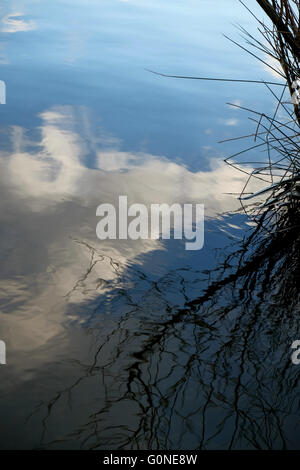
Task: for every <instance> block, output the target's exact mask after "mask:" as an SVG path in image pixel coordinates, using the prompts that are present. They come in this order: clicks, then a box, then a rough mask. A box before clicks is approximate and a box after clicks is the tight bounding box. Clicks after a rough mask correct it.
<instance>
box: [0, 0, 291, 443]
mask: <svg viewBox="0 0 300 470" xmlns="http://www.w3.org/2000/svg"><path fill="white" fill-rule="evenodd" d="M250 3H252V5H253V7H255V5H254V1H252V2H249V4H250ZM232 23H240V24H241V25H242V26H243V27H245V28H247V29H249V30H250V31H252V32H253V31H255V27H256V26H255V24H254V23H253V21H252V18H251V17H250V15H249V14H247V12H246V11H245V9H244V8H243V7H242V6H241V5H240V4H239V3H238V2H237V1H235V0H226V2H222V1H221V0H213V1H212V0H201V1H199V0H197V1H196V0H186V1H185V2H182V1H179V0H172V1H171V0H164V1H161V0H151V1H150V0H140V1H137V0H126V1H125V0H123V1H121V0H109V1H108V0H101V1H96V0H85V1H83V0H72V1H69V0H64V1H58V0H52V1H50V0H44V1H43V2H41V1H39V0H24V1H21V0H15V1H14V2H11V1H6V0H2V2H1V5H0V32H1V34H0V64H1V66H0V71H1V73H0V79H1V80H5V82H6V86H7V104H6V105H3V106H2V105H1V107H0V139H1V140H0V166H1V168H0V179H1V198H0V205H1V225H0V237H1V244H0V258H1V271H0V273H1V277H0V291H1V313H0V318H1V321H0V339H2V340H4V341H5V342H6V347H7V364H6V365H1V366H0V374H1V380H0V397H1V399H0V415H1V420H0V436H1V439H0V442H1V444H0V446H1V448H3V449H15V448H17V449H23V448H26V449H32V448H34V449H76V448H82V449H139V448H140V449H228V448H233V449H241V448H250V449H259V448H261V449H269V448H274V449H280V448H298V447H299V444H300V442H299V418H300V415H299V410H298V408H299V398H300V395H299V391H300V390H299V386H298V373H299V372H298V370H300V369H297V367H296V366H292V365H291V362H290V358H289V356H290V345H291V343H292V341H293V340H295V339H297V335H298V336H299V334H298V332H299V328H298V325H297V322H296V321H295V318H296V314H297V311H296V310H297V309H296V307H295V302H290V301H288V300H287V299H288V297H287V294H286V292H287V277H286V271H285V268H286V266H291V263H293V262H294V261H293V260H294V257H293V256H294V255H291V254H289V253H287V260H286V259H285V258H284V263H286V264H284V263H283V267H282V269H281V270H280V271H279V273H278V272H277V273H276V276H277V277H276V276H275V277H274V276H273V277H271V275H270V270H268V269H266V271H268V272H265V268H264V267H267V266H269V264H268V263H269V259H268V258H267V259H266V260H265V261H264V262H263V263H262V264H261V265H260V267H259V271H256V270H255V269H256V268H255V269H254V267H253V266H254V265H253V263H252V264H250V268H249V270H247V269H246V270H244V271H243V272H242V273H241V274H240V273H239V271H238V266H239V265H240V264H239V263H241V262H243V261H241V259H240V258H239V257H238V256H237V255H235V253H237V252H239V253H242V256H245V257H247V256H248V257H249V259H251V257H255V256H256V253H257V252H256V249H257V247H255V246H252V245H251V244H250V246H248V247H247V249H244V251H243V250H242V251H239V250H241V247H243V238H244V237H245V236H246V237H248V236H249V234H250V233H251V230H252V227H251V224H250V223H249V220H248V219H247V217H246V216H245V215H244V214H243V212H242V211H241V210H240V204H239V202H238V201H237V199H236V195H233V194H229V193H236V194H238V193H239V192H240V191H241V189H242V187H243V185H244V183H245V175H244V174H243V173H241V172H238V171H237V170H235V169H233V168H232V167H230V166H226V165H225V164H224V163H223V158H224V157H226V156H229V155H230V154H231V153H234V152H237V151H238V150H240V149H241V148H242V144H241V143H240V142H231V143H227V144H222V145H220V144H218V143H217V142H218V140H222V139H227V138H230V137H235V136H238V135H243V134H245V133H246V134H247V133H249V132H253V126H254V129H255V124H254V125H253V123H252V124H251V123H250V122H249V120H248V115H247V114H244V113H243V111H241V110H238V109H236V108H230V107H228V106H227V105H226V102H231V103H236V104H242V105H244V106H246V107H247V106H248V107H252V108H255V109H259V110H262V111H264V110H270V109H271V110H272V109H273V108H274V102H273V100H272V96H269V95H267V94H266V90H265V87H264V86H263V85H245V84H238V83H237V84H228V83H214V82H200V81H191V80H176V79H170V78H163V77H159V76H157V75H153V74H151V73H150V72H148V71H147V70H146V69H152V70H156V71H158V72H163V73H169V74H186V75H197V76H198V75H200V76H201V75H204V76H215V77H226V78H231V77H232V78H241V79H245V78H248V79H254V80H255V79H258V80H259V79H261V78H264V79H266V80H270V79H271V80H272V81H273V80H275V81H276V80H278V78H277V77H274V76H272V74H270V72H268V71H267V70H266V68H264V66H263V64H260V63H257V62H256V61H255V60H254V59H253V58H251V57H250V56H248V55H247V54H246V53H244V52H243V51H241V50H239V49H238V48H237V47H236V46H234V45H233V44H231V43H230V42H229V41H227V40H225V39H224V37H223V36H222V33H224V34H227V35H230V36H232V37H233V38H234V39H237V38H238V33H237V31H236V30H235V28H234V26H233V25H232ZM251 126H252V127H251ZM249 129H250V130H249ZM256 158H258V159H261V158H262V157H261V155H259V154H258V155H256ZM122 194H123V195H127V196H128V201H129V203H134V202H138V203H144V204H146V205H147V206H149V205H150V204H152V203H163V202H165V203H168V204H173V203H175V202H179V203H201V204H202V203H203V204H205V212H206V222H205V245H204V248H203V249H202V250H201V251H197V252H189V251H186V250H185V249H184V242H183V241H179V240H170V241H167V240H139V241H131V240H128V241H127V240H122V241H120V240H106V241H102V242H101V241H99V240H98V239H97V237H96V232H95V229H96V224H97V222H98V219H97V217H96V208H97V206H98V205H99V204H100V203H113V204H115V205H117V201H118V196H119V195H122ZM260 250H261V247H260ZM281 261H282V259H279V260H278V259H276V260H275V261H274V264H276V263H280V262H281ZM251 266H252V268H251ZM255 266H256V265H255ZM245 275H246V277H245ZM288 283H289V284H288V286H289V287H288V289H289V298H296V294H295V293H297V288H296V286H297V283H296V280H295V279H294V278H291V276H290V277H289V278H288ZM298 311H299V309H298Z"/></svg>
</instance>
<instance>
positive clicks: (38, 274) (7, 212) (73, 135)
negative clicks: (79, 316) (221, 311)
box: [0, 107, 245, 378]
mask: <svg viewBox="0 0 300 470" xmlns="http://www.w3.org/2000/svg"><path fill="white" fill-rule="evenodd" d="M40 119H41V126H40V128H39V132H40V138H39V139H38V141H30V139H29V138H28V137H27V136H26V132H25V131H24V129H22V128H20V127H13V128H12V129H11V134H10V136H11V147H12V150H11V151H6V152H1V153H0V175H1V176H0V179H1V188H2V189H1V198H0V201H1V202H0V209H1V213H2V223H1V226H2V227H4V233H2V236H1V238H3V240H4V242H5V243H1V248H0V255H2V260H4V261H3V262H2V273H3V274H2V280H1V279H0V290H1V291H2V294H3V303H2V313H1V314H0V322H1V325H2V330H3V331H6V332H7V331H13V332H14V333H13V335H12V336H11V339H10V343H9V344H10V347H11V348H12V349H13V350H14V351H16V352H18V351H21V350H22V351H31V350H35V349H36V348H41V347H42V346H43V345H45V343H47V342H49V341H50V340H51V339H52V338H54V337H57V336H58V335H63V334H66V333H65V330H64V323H65V321H66V318H65V315H66V311H67V306H68V300H70V299H66V298H65V297H64V296H65V295H66V294H67V293H68V292H69V291H70V290H72V288H73V287H74V285H76V283H78V279H80V278H81V277H82V274H83V273H84V272H85V270H86V269H87V268H88V266H89V264H90V255H91V253H90V251H89V250H88V249H85V248H84V247H82V246H79V245H78V244H77V243H74V238H76V239H77V240H84V241H85V242H88V243H89V244H90V245H92V246H93V247H96V248H97V249H98V250H100V251H101V252H102V253H105V254H106V256H111V257H112V258H114V259H118V261H119V262H120V263H124V265H126V263H128V262H131V263H135V262H136V259H137V257H138V256H139V255H140V254H142V253H147V252H149V251H152V250H157V249H162V247H163V244H162V242H161V241H159V240H139V241H131V240H129V241H127V240H122V241H119V240H113V241H110V240H106V241H104V242H103V241H101V242H100V241H99V240H97V238H96V233H95V229H96V224H97V221H98V220H97V218H96V215H95V214H96V208H97V206H98V205H99V204H100V203H103V202H107V203H113V204H115V205H116V206H117V201H118V196H119V195H122V194H127V195H128V202H129V203H130V204H131V203H133V202H137V203H144V204H146V205H150V204H152V203H163V202H164V203H167V204H173V203H174V202H181V203H188V202H190V203H204V204H205V208H206V209H205V210H206V216H209V217H217V216H218V214H220V213H222V212H223V211H228V210H235V209H237V208H239V203H238V201H237V200H236V198H235V197H234V196H230V195H225V194H224V193H234V192H236V193H239V192H240V190H241V188H242V187H243V185H244V182H245V179H244V175H243V174H242V173H239V172H238V171H236V170H234V169H232V168H231V167H230V166H227V165H225V164H223V163H220V162H219V161H217V160H213V161H212V162H211V170H210V171H207V172H203V171H199V172H196V173H193V172H191V171H190V170H189V169H187V168H186V167H185V166H183V165H180V164H178V163H174V162H172V161H170V160H167V159H166V158H164V157H161V156H154V155H150V154H145V153H132V152H124V151H120V150H119V149H118V148H116V147H115V148H113V147H112V146H113V144H114V143H117V142H118V141H117V139H114V138H109V136H107V134H105V133H103V132H102V133H100V134H99V135H100V137H99V135H96V136H94V135H93V132H92V130H91V129H92V126H91V120H89V118H88V113H87V112H86V110H85V109H83V108H81V109H80V110H79V112H78V110H76V109H75V108H72V107H57V108H53V109H51V110H47V111H45V112H43V113H41V114H40ZM101 134H103V135H104V139H103V141H101ZM88 162H89V163H92V166H93V168H88V167H87V164H88ZM7 221H12V222H13V223H11V222H10V223H9V224H8V223H7ZM8 227H11V228H8ZM7 230H8V232H7ZM1 252H2V253H1ZM115 276H116V273H115V272H114V271H113V270H112V269H111V266H110V263H109V262H105V261H104V262H101V263H100V262H99V263H98V264H97V265H96V266H95V268H94V270H93V272H92V273H91V274H90V276H89V283H88V285H86V286H85V289H84V298H83V297H82V295H83V294H82V291H74V294H72V297H71V301H72V303H77V302H78V303H80V302H82V301H83V300H84V301H87V300H89V299H90V300H91V299H93V298H95V296H98V295H99V291H98V290H97V288H96V285H97V284H98V282H99V279H106V280H110V279H113V278H114V277H115ZM11 311H13V315H7V313H8V312H11ZM11 357H12V358H13V355H12V356H11ZM37 357H38V358H37V359H36V360H38V361H46V360H50V358H49V357H48V356H47V358H46V357H44V356H43V354H42V353H41V354H40V353H39V354H38V356H37ZM14 360H15V361H16V362H15V365H16V364H17V363H18V361H21V362H22V358H21V357H20V354H16V355H15V358H14V359H12V361H14ZM30 370H32V369H30ZM30 373H31V372H30V371H28V374H30ZM23 378H25V376H24V375H23Z"/></svg>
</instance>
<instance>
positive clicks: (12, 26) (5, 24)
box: [0, 12, 35, 33]
mask: <svg viewBox="0 0 300 470" xmlns="http://www.w3.org/2000/svg"><path fill="white" fill-rule="evenodd" d="M1 23H2V24H1V27H0V30H1V32H2V33H18V32H20V31H31V30H33V29H35V23H34V21H31V20H29V21H28V20H27V21H26V20H25V19H24V18H23V13H20V12H15V13H9V14H8V15H6V16H4V17H3V18H2V20H1Z"/></svg>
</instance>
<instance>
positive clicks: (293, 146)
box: [225, 0, 300, 231]
mask: <svg viewBox="0 0 300 470" xmlns="http://www.w3.org/2000/svg"><path fill="white" fill-rule="evenodd" d="M256 1H257V3H258V4H259V5H260V7H261V8H262V9H263V10H264V12H265V13H266V14H267V16H268V17H269V20H271V22H270V24H266V23H265V22H263V21H261V20H260V19H258V18H257V17H256V16H255V19H256V21H257V22H258V25H259V26H258V31H259V33H260V39H257V38H255V37H253V36H252V35H251V34H250V33H249V32H247V31H246V30H245V29H243V28H241V27H240V30H241V32H242V33H243V36H244V38H246V41H247V44H248V45H249V46H251V47H252V48H255V49H256V50H257V51H259V52H260V54H261V53H263V57H261V55H255V54H254V53H253V52H252V51H251V50H248V49H246V48H244V47H243V49H246V50H247V51H248V52H249V53H250V54H251V55H255V57H257V59H258V60H260V61H262V62H264V63H265V64H266V65H267V66H268V67H270V68H271V69H272V70H273V71H275V72H276V73H277V74H278V75H279V76H281V78H282V82H283V83H279V84H278V85H279V86H281V90H280V93H279V94H278V92H277V91H274V89H273V88H272V87H271V84H270V83H268V82H264V84H265V86H266V87H267V89H268V90H269V92H270V93H272V95H273V97H274V98H275V100H276V108H275V111H274V113H272V114H270V113H262V112H257V111H255V110H252V109H247V108H242V107H240V108H242V109H245V110H247V111H248V112H251V114H252V116H251V118H250V119H251V120H253V121H254V122H255V123H256V124H255V128H256V129H255V132H254V133H252V134H250V135H248V136H242V137H241V139H247V138H251V139H253V138H254V143H253V145H251V146H248V147H246V148H245V149H244V150H242V151H240V152H238V153H237V154H235V155H232V156H231V157H230V158H228V159H226V160H225V161H226V162H227V163H229V164H230V165H233V166H235V167H236V168H238V169H239V170H241V167H242V166H243V165H246V166H245V168H243V169H242V171H245V172H246V173H247V174H248V178H247V181H246V184H245V186H244V188H243V190H242V193H241V195H240V200H241V201H242V204H245V201H249V200H253V198H257V197H261V196H264V200H263V202H259V203H255V204H254V205H251V206H250V207H251V210H252V211H251V212H252V215H253V216H254V217H255V218H257V217H259V216H260V215H261V214H262V213H263V212H265V211H268V218H267V220H266V223H265V224H264V227H265V228H267V230H268V231H272V230H277V229H278V223H279V221H282V218H284V220H285V221H286V229H288V227H290V226H291V224H292V225H293V220H291V218H290V217H289V215H290V214H292V213H293V214H294V213H295V211H298V209H299V202H300V139H299V137H300V107H299V104H300V90H299V88H300V68H299V61H300V2H299V0H256ZM241 3H242V4H243V5H244V6H245V7H246V8H247V10H248V11H249V12H250V13H251V14H252V15H253V16H254V14H253V13H252V12H251V11H250V10H249V8H248V7H247V6H246V5H245V4H244V3H243V2H242V1H241ZM241 47H242V46H241ZM268 59H269V60H268ZM274 63H275V64H277V63H278V65H280V67H279V68H277V67H276V65H275V66H273V65H272V64H274ZM298 80H299V81H298ZM276 90H278V86H277V87H276ZM233 106H234V105H233ZM235 106H236V105H235ZM250 150H251V151H255V152H256V153H257V154H258V153H261V152H262V153H263V154H264V157H265V158H264V160H263V161H261V159H260V158H257V159H256V160H258V162H257V161H255V162H251V161H250V162H243V156H244V155H245V154H246V153H248V152H249V151H250ZM249 163H253V164H252V165H251V166H252V169H251V170H247V166H248V165H249ZM253 167H254V168H253ZM253 178H256V179H257V178H258V179H260V180H263V181H265V183H266V185H265V187H264V189H262V190H261V191H259V192H256V193H251V191H250V193H249V187H250V186H249V185H251V182H252V181H253ZM244 208H245V210H246V211H247V212H248V209H249V206H244ZM269 209H271V211H270V210H269ZM280 226H281V229H282V224H281V223H280Z"/></svg>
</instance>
